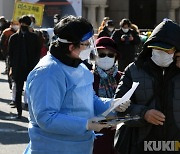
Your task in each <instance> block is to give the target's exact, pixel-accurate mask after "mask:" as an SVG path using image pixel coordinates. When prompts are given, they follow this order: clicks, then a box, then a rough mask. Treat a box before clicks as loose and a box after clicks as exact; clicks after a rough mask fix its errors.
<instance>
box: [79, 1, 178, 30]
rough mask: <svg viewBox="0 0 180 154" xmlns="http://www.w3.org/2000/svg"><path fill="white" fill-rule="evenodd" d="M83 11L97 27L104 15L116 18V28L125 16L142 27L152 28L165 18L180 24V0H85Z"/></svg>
mask: <svg viewBox="0 0 180 154" xmlns="http://www.w3.org/2000/svg"><path fill="white" fill-rule="evenodd" d="M82 12H83V16H84V17H86V18H87V19H88V20H89V21H91V23H93V25H94V27H95V28H98V27H99V26H100V24H101V21H102V20H103V17H104V16H108V17H110V18H111V19H112V20H114V22H115V24H116V28H118V27H119V22H120V20H121V19H123V18H129V19H130V20H131V21H132V22H133V23H134V24H136V25H138V27H139V28H141V29H148V28H150V29H152V28H154V27H155V26H156V25H157V24H158V23H160V22H161V21H162V20H163V19H164V18H170V19H171V20H174V21H176V22H177V23H179V24H180V0H126V1H125V0H98V1H97V0H83V11H82Z"/></svg>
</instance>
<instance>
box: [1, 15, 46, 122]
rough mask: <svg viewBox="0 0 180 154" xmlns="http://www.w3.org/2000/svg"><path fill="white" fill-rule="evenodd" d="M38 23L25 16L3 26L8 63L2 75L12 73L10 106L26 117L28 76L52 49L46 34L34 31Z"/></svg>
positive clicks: (3, 49) (10, 74) (3, 44)
mask: <svg viewBox="0 0 180 154" xmlns="http://www.w3.org/2000/svg"><path fill="white" fill-rule="evenodd" d="M3 19H5V18H3ZM34 24H35V18H34V17H33V16H32V15H24V16H22V17H21V18H20V19H19V21H11V22H10V26H9V28H5V29H4V30H3V29H2V34H1V36H0V50H1V53H2V54H3V58H4V59H5V64H6V65H5V66H6V67H5V71H4V72H2V74H4V75H5V74H7V76H8V83H9V88H10V89H11V90H12V98H11V99H12V101H11V102H10V106H11V107H12V108H17V113H18V114H17V117H15V118H18V119H21V116H22V92H23V87H24V82H25V81H26V78H27V75H28V74H29V72H30V71H31V70H32V69H33V68H34V66H35V65H36V64H37V63H38V61H39V59H40V58H42V57H43V56H44V55H46V53H47V50H48V47H45V43H44V42H45V38H44V37H43V33H42V32H41V31H38V30H34V28H33V27H34ZM2 27H4V26H2ZM25 108H27V104H25Z"/></svg>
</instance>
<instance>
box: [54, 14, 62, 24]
mask: <svg viewBox="0 0 180 154" xmlns="http://www.w3.org/2000/svg"><path fill="white" fill-rule="evenodd" d="M60 19H61V17H60V15H59V14H55V15H54V26H56V24H57V23H58V22H59V21H60Z"/></svg>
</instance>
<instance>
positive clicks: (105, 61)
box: [96, 56, 115, 71]
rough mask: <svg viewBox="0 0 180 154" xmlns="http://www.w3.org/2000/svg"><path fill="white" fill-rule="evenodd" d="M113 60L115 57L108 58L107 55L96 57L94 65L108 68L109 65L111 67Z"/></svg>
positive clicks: (104, 68)
mask: <svg viewBox="0 0 180 154" xmlns="http://www.w3.org/2000/svg"><path fill="white" fill-rule="evenodd" d="M114 62H115V57H113V58H109V57H107V56H106V57H104V58H99V57H97V58H96V65H97V66H99V67H100V68H101V69H103V70H105V71H106V70H109V69H110V68H111V67H113V65H114Z"/></svg>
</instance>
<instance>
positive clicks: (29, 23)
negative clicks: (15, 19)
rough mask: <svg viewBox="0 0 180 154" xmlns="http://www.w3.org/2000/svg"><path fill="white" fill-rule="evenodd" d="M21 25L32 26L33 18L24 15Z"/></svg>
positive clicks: (20, 20)
mask: <svg viewBox="0 0 180 154" xmlns="http://www.w3.org/2000/svg"><path fill="white" fill-rule="evenodd" d="M19 23H25V24H26V25H28V26H29V25H31V18H30V17H29V16H27V15H23V16H22V17H21V18H20V19H19Z"/></svg>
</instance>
